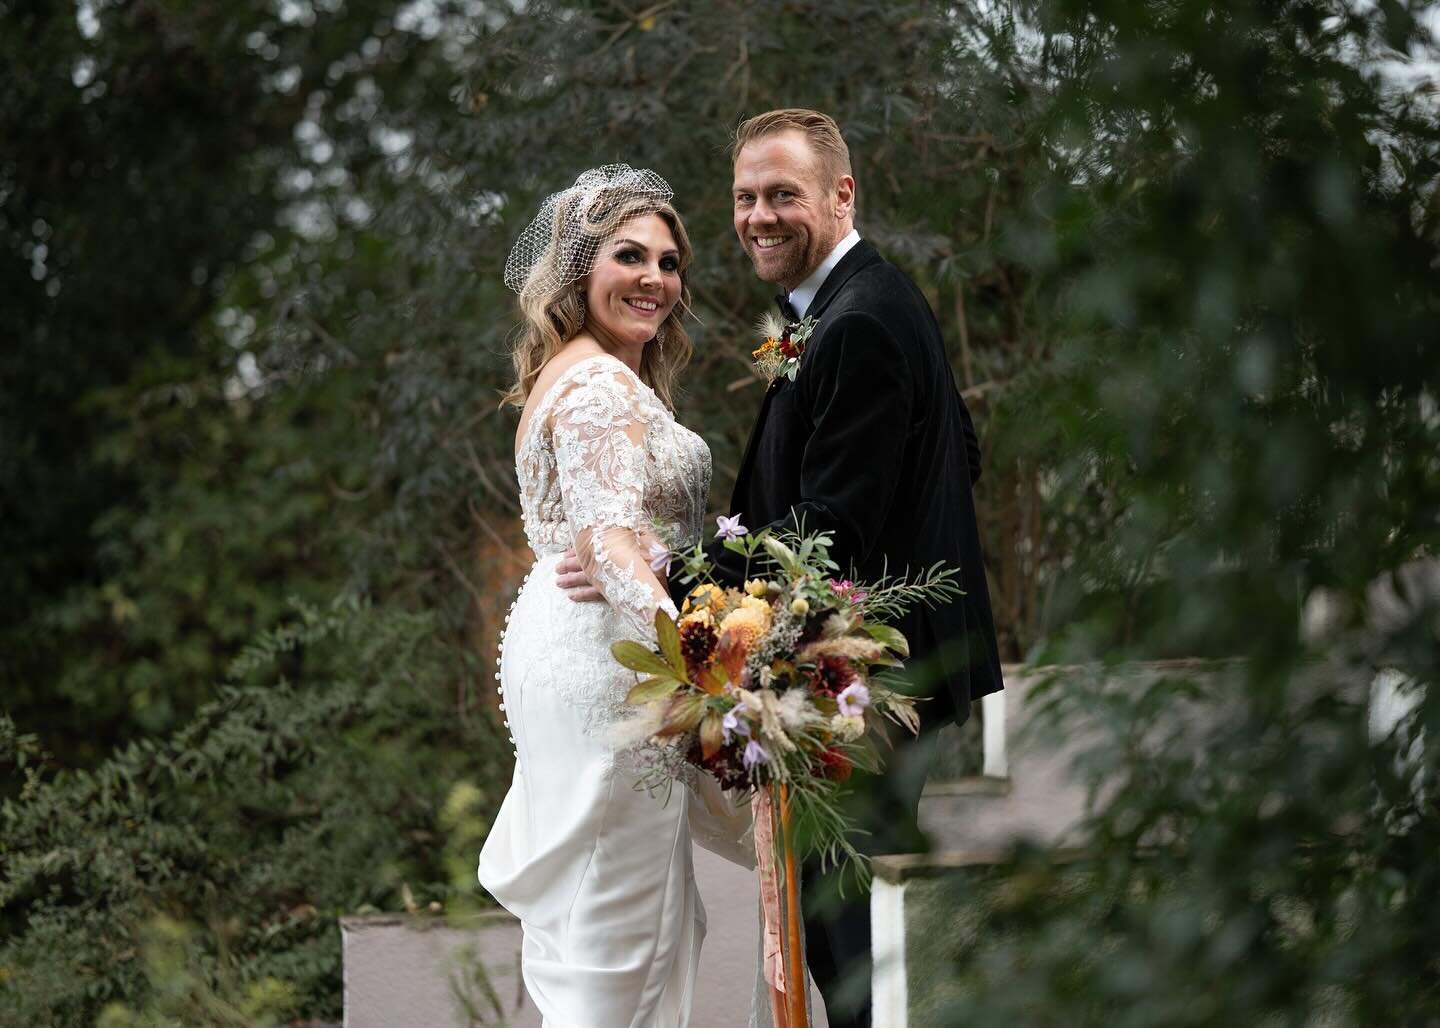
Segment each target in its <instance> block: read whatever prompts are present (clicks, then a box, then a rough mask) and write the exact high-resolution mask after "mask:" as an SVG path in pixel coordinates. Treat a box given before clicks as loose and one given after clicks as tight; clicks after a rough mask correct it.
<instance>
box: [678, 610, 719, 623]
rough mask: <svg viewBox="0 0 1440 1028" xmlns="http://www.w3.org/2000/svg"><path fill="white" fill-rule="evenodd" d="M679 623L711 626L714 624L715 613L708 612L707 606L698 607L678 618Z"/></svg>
mask: <svg viewBox="0 0 1440 1028" xmlns="http://www.w3.org/2000/svg"><path fill="white" fill-rule="evenodd" d="M680 624H681V625H682V626H684V625H709V626H710V627H712V628H713V627H714V626H715V615H714V614H712V613H710V608H709V607H699V608H697V609H695V610H692V611H691V612H690V613H688V614H686V615H685V616H684V617H682V618H681V619H680Z"/></svg>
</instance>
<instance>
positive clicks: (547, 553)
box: [479, 354, 753, 1028]
mask: <svg viewBox="0 0 1440 1028" xmlns="http://www.w3.org/2000/svg"><path fill="white" fill-rule="evenodd" d="M515 463H516V473H517V476H518V478H519V481H520V496H521V505H522V509H523V512H524V519H525V532H526V536H527V538H528V540H529V543H530V547H531V549H533V550H534V552H535V555H536V561H535V564H534V566H533V567H532V568H531V569H530V573H529V574H528V575H527V576H526V579H525V584H524V586H523V587H522V588H521V590H520V595H519V597H518V598H517V599H516V601H515V605H514V606H513V607H512V608H511V613H510V615H509V616H508V617H507V619H506V620H507V622H508V624H507V627H506V631H505V635H504V638H503V640H502V642H501V655H500V670H499V672H498V676H497V677H498V678H499V679H500V687H501V692H502V702H503V706H502V709H503V710H504V711H505V712H506V718H507V721H506V724H507V726H508V727H509V729H510V731H511V733H512V741H513V743H514V745H515V761H516V763H515V775H514V779H513V781H512V782H511V785H510V791H509V793H508V794H507V795H506V797H505V801H504V803H503V805H502V806H501V808H500V813H499V815H498V817H497V818H496V821H495V825H494V827H493V828H492V829H491V831H490V835H489V837H488V838H487V839H486V842H485V846H484V849H483V850H482V852H481V854H480V868H479V878H480V884H481V885H483V886H484V887H485V889H486V890H487V891H489V893H490V894H491V895H492V896H494V897H495V899H496V900H497V901H499V903H500V904H501V905H502V906H504V907H505V908H506V909H507V910H509V911H510V912H511V913H513V914H514V915H515V916H516V917H518V918H519V919H520V921H521V923H522V926H523V928H524V944H523V948H522V951H521V970H522V974H523V977H524V981H525V986H526V989H527V990H528V992H529V994H530V997H531V998H532V999H533V1000H534V1002H535V1005H536V1006H537V1007H538V1008H539V1010H540V1013H541V1015H542V1016H543V1017H544V1023H545V1025H546V1028H683V1026H685V1025H686V1024H687V1023H688V1021H689V1016H690V1002H691V996H692V993H693V991H694V984H695V976H696V972H697V970H698V967H699V958H700V946H701V943H702V941H703V940H704V937H705V910H704V908H703V906H702V905H701V903H700V898H699V894H698V892H697V890H696V886H695V880H694V869H693V865H692V861H691V837H692V834H695V835H696V836H697V837H698V838H700V841H702V842H704V843H705V844H706V845H707V847H708V848H711V849H714V850H716V851H717V852H720V853H722V854H723V855H725V856H728V857H730V858H731V859H734V860H737V861H740V862H747V863H748V862H751V861H753V855H750V854H747V851H746V850H745V848H744V843H743V841H742V840H741V838H740V836H741V834H742V832H743V830H744V828H746V827H748V820H749V817H748V811H741V812H737V811H734V810H731V809H729V808H727V807H726V806H725V805H724V804H722V803H721V802H720V794H719V792H718V789H716V788H714V787H713V783H710V782H709V781H708V776H705V779H704V780H702V783H701V784H700V785H698V786H697V788H699V789H700V790H701V791H700V792H698V793H697V792H695V791H692V789H691V788H687V787H686V786H684V785H681V784H679V783H677V784H676V787H675V788H674V789H673V790H671V792H670V795H669V797H668V798H667V797H665V796H663V795H650V794H648V793H646V792H645V791H644V790H642V789H638V788H637V787H636V782H635V778H634V775H633V773H631V772H629V771H627V764H626V761H625V760H624V759H618V760H617V757H618V756H619V753H618V752H617V743H616V739H617V738H618V737H619V733H618V732H617V731H616V728H615V726H616V723H617V722H618V721H620V720H621V719H623V718H624V717H625V715H626V707H625V704H624V697H625V693H626V691H627V690H628V689H629V688H630V687H631V686H632V685H633V684H634V683H635V676H634V674H633V673H631V672H629V671H626V670H625V669H624V668H622V667H621V666H620V665H619V664H617V663H616V661H615V659H614V657H613V656H611V653H610V645H611V643H613V642H615V641H617V640H620V639H637V640H651V641H653V639H654V627H653V621H654V614H655V610H656V608H657V606H659V607H663V608H664V609H665V610H667V611H668V612H670V613H671V614H672V615H673V614H674V613H675V608H674V606H673V605H672V604H671V601H670V599H669V598H668V596H659V595H657V593H656V592H655V589H654V588H652V587H651V586H650V585H649V583H648V580H647V579H648V575H642V576H637V574H636V570H637V569H640V570H641V571H642V572H643V571H644V569H645V567H646V564H647V557H646V554H645V553H644V552H642V551H641V549H640V545H639V542H638V538H637V533H638V532H639V531H641V530H646V529H651V528H652V527H653V526H654V525H655V524H656V523H657V522H658V523H660V524H662V525H663V526H665V528H666V529H667V530H668V532H669V533H670V534H672V535H673V537H674V538H675V539H678V540H681V541H683V543H684V544H685V545H687V546H688V545H690V544H693V543H694V542H695V540H696V539H697V538H698V537H699V534H700V524H701V518H702V517H703V512H704V508H705V500H706V495H707V492H708V489H709V482H710V451H709V448H708V447H707V446H706V445H705V442H704V441H703V440H702V439H701V438H700V437H699V436H697V435H696V434H695V433H693V432H691V431H689V430H688V429H685V428H684V427H682V426H681V425H679V424H677V423H676V421H675V419H674V417H673V416H672V415H671V413H670V411H669V410H668V409H667V408H666V407H665V405H664V404H663V403H662V402H661V401H660V400H659V398H658V397H657V396H656V395H655V394H654V392H652V391H651V390H650V389H649V387H647V386H646V385H645V384H644V383H643V382H641V380H640V379H639V378H638V377H637V376H636V375H635V374H634V373H633V372H632V371H631V370H630V369H629V368H628V367H627V366H626V365H624V364H623V363H621V362H620V361H619V360H617V359H615V358H614V357H611V356H608V355H603V354H602V355H595V356H592V357H587V358H584V359H582V360H580V361H578V362H577V363H576V364H574V365H573V366H572V367H570V368H568V369H566V370H565V371H564V372H563V373H562V374H561V375H560V377H559V378H558V379H557V380H556V381H555V383H554V385H552V386H551V387H550V389H549V391H548V392H547V393H546V394H545V395H544V396H543V397H542V398H541V399H540V401H539V402H538V404H537V405H536V406H535V408H534V410H533V411H532V412H531V415H530V421H529V422H528V423H527V425H526V427H525V429H524V436H523V438H522V439H521V441H520V443H519V446H518V448H517V451H516V458H515ZM572 545H574V546H575V547H576V549H577V550H578V551H579V553H580V554H581V557H582V560H583V561H584V562H585V565H586V570H587V572H588V573H589V576H590V579H591V581H592V582H594V583H595V585H596V587H597V588H599V589H600V591H601V592H603V593H604V595H605V598H606V600H607V601H608V602H606V603H576V602H573V601H571V600H570V599H568V598H567V597H566V596H565V594H564V593H563V592H562V591H561V590H560V588H559V587H558V586H557V585H556V583H555V573H554V569H555V564H556V563H557V561H559V559H560V557H561V555H562V554H563V553H564V551H565V550H566V549H567V548H569V547H570V546H572ZM701 796H703V797H704V798H703V799H701V798H700V797H701ZM747 856H749V857H750V860H747Z"/></svg>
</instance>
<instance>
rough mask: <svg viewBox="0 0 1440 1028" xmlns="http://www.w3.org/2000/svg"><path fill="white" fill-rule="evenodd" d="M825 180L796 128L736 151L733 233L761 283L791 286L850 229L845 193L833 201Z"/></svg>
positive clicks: (820, 165) (833, 190)
mask: <svg viewBox="0 0 1440 1028" xmlns="http://www.w3.org/2000/svg"><path fill="white" fill-rule="evenodd" d="M825 178H826V175H825V171H824V163H823V162H822V161H821V160H820V159H819V156H818V155H817V154H816V153H815V151H814V150H813V148H812V147H811V145H810V143H809V141H808V140H807V139H806V138H805V135H804V133H802V132H799V131H798V130H790V131H784V132H776V133H774V134H773V135H769V136H763V137H761V138H760V139H756V140H752V141H751V142H749V143H746V144H745V146H743V147H742V148H741V149H740V152H739V153H737V154H736V155H735V180H734V185H733V187H732V190H731V192H732V198H733V200H734V204H735V209H734V218H735V234H736V235H737V236H739V238H740V245H742V246H743V247H744V248H745V252H746V254H747V255H749V257H750V261H751V263H752V264H753V265H754V266H755V274H756V275H757V276H758V277H759V278H760V280H761V281H763V282H775V283H778V284H780V285H782V286H784V287H785V288H786V289H794V288H795V286H797V285H799V284H800V283H801V282H803V281H805V279H806V278H807V277H809V275H810V273H811V272H813V271H814V270H815V269H816V268H818V267H819V266H820V263H821V262H822V261H824V260H825V258H826V256H827V255H829V253H830V251H831V250H833V249H834V248H835V244H836V243H838V242H839V241H840V240H841V239H842V238H843V237H844V235H845V233H846V232H848V231H849V230H850V217H849V213H850V212H849V195H848V194H847V195H846V197H845V199H844V202H842V203H837V199H839V198H838V197H837V196H836V195H835V194H836V186H838V183H837V184H835V185H832V186H828V187H827V186H826V184H825ZM845 181H846V182H850V181H852V180H850V179H848V178H847V179H846V180H845Z"/></svg>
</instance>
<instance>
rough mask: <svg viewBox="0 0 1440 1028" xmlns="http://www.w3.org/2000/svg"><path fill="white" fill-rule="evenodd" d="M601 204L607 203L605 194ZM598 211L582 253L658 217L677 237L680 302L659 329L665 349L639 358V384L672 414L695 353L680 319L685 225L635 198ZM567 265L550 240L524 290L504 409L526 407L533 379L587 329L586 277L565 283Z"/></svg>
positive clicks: (663, 206)
mask: <svg viewBox="0 0 1440 1028" xmlns="http://www.w3.org/2000/svg"><path fill="white" fill-rule="evenodd" d="M598 199H599V200H603V193H602V194H601V197H599V198H598ZM594 209H598V210H601V211H602V212H603V214H602V216H601V217H599V218H596V219H595V220H593V221H589V222H587V224H586V226H585V232H586V235H588V236H589V237H590V238H591V240H592V243H591V245H590V246H587V247H583V248H582V250H583V251H588V252H589V253H591V254H595V253H598V252H599V248H600V247H601V246H603V245H604V243H605V241H606V240H607V239H609V238H610V237H612V236H613V235H614V234H615V233H616V232H617V231H618V230H619V229H620V226H621V225H623V224H625V223H626V222H628V221H632V220H634V219H635V218H639V217H644V216H645V215H647V214H654V215H657V216H658V217H659V218H660V220H662V221H663V222H665V224H666V225H668V226H670V232H671V234H672V235H673V236H674V237H675V249H676V251H677V252H678V255H679V272H680V299H679V300H678V301H677V302H676V304H675V306H674V307H673V308H672V309H671V311H670V313H669V314H668V315H667V316H666V318H665V320H664V322H662V323H661V325H660V327H659V329H658V330H656V333H655V341H656V342H659V343H660V344H661V345H658V346H652V345H646V347H645V350H644V353H643V354H642V356H641V358H640V380H641V381H642V382H644V383H645V384H646V385H648V386H649V387H650V388H651V389H653V390H655V394H656V395H657V396H659V397H660V399H661V400H662V401H663V402H664V403H665V405H666V406H667V407H670V408H671V409H672V410H673V409H674V407H675V400H674V391H675V379H676V378H677V377H678V376H679V374H680V371H681V369H683V368H684V367H685V365H686V364H688V363H690V357H691V355H693V354H694V352H695V346H694V344H693V343H691V341H690V336H689V333H687V332H686V331H685V326H684V325H683V324H682V322H681V317H682V316H683V315H684V314H685V313H686V312H688V311H689V309H690V286H689V283H688V282H687V280H686V269H688V268H689V266H690V260H691V258H692V257H693V256H694V251H693V250H692V249H691V247H690V237H689V235H688V234H687V233H686V231H685V223H684V222H683V221H681V220H680V215H679V214H678V213H676V211H675V208H674V207H672V206H670V204H668V203H659V204H657V203H656V202H655V201H654V200H646V199H634V200H632V201H630V202H628V203H627V202H624V201H622V202H619V203H616V204H614V205H613V206H611V207H609V208H608V209H606V206H605V205H604V204H603V203H600V202H597V203H596V204H595V205H594V207H592V210H594ZM553 238H554V239H557V240H558V239H559V238H560V233H559V232H556V233H554V236H553ZM572 259H573V258H572ZM564 260H565V257H564V255H563V254H562V253H561V251H560V248H559V247H558V246H557V245H556V244H555V243H554V242H553V241H552V244H551V246H550V247H549V248H548V249H547V250H546V252H545V253H544V254H543V255H541V257H540V259H539V260H538V261H537V262H536V264H535V267H534V269H533V270H532V271H531V273H530V276H529V279H528V280H527V281H526V283H525V286H524V288H522V289H521V290H520V315H521V323H520V326H519V329H518V331H517V332H516V334H515V343H514V346H513V347H512V349H511V352H510V360H511V362H512V363H513V364H514V366H515V383H514V384H513V385H512V386H511V387H510V388H509V390H507V391H506V393H505V395H504V396H503V397H502V398H501V401H500V402H501V405H502V406H504V405H506V404H509V405H511V406H513V407H523V406H525V400H526V398H528V397H529V395H530V390H531V389H533V388H534V387H535V380H536V379H537V378H539V377H540V369H541V368H543V367H544V366H545V365H546V363H548V362H549V360H550V359H551V358H552V357H554V356H555V355H556V354H557V353H559V352H560V350H561V348H562V347H563V346H564V345H565V344H566V343H568V342H569V341H570V340H571V339H574V338H575V336H576V335H578V334H579V332H580V330H581V329H582V328H583V327H584V326H585V299H584V297H585V284H586V281H587V278H588V276H587V278H577V279H574V281H567V280H569V279H571V278H572V277H573V276H572V275H570V274H568V273H567V269H564V268H557V267H556V265H557V264H559V263H560V262H562V261H564ZM551 272H558V274H551ZM547 279H548V280H550V281H555V280H557V279H558V280H560V281H566V282H567V284H565V285H562V286H559V287H552V288H549V289H546V288H545V285H546V280H547Z"/></svg>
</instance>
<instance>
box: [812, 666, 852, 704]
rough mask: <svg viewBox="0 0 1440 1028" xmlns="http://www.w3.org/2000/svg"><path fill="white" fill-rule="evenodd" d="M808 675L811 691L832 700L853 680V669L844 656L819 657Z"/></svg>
mask: <svg viewBox="0 0 1440 1028" xmlns="http://www.w3.org/2000/svg"><path fill="white" fill-rule="evenodd" d="M808 677H809V680H810V691H811V692H813V693H814V694H815V695H816V696H825V697H828V698H830V699H832V700H833V699H834V698H835V697H836V696H838V695H840V693H841V692H843V691H844V689H845V687H846V686H847V685H849V684H850V683H851V682H853V681H854V680H855V669H854V668H852V667H851V666H850V662H849V661H848V660H846V659H845V658H844V657H821V658H820V662H819V663H818V664H816V665H815V670H813V671H811V672H809V675H808Z"/></svg>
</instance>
